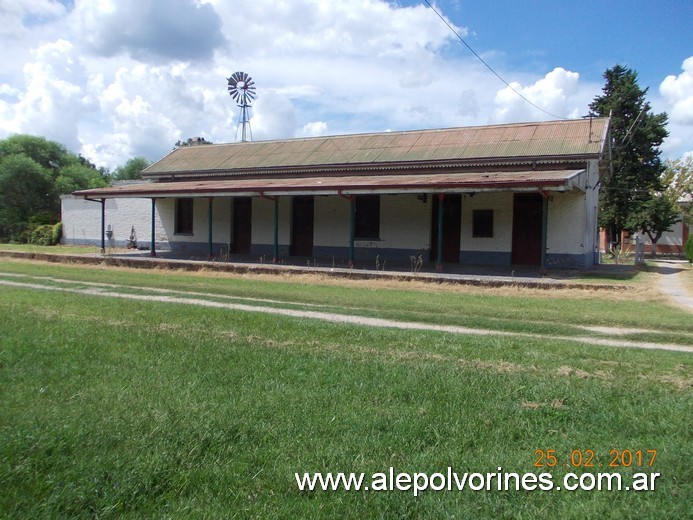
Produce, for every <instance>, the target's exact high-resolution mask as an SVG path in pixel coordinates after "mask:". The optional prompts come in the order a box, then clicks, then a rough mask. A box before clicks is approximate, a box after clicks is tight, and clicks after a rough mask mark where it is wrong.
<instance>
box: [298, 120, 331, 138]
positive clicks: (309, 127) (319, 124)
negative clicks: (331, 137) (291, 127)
mask: <svg viewBox="0 0 693 520" xmlns="http://www.w3.org/2000/svg"><path fill="white" fill-rule="evenodd" d="M321 135H327V123H325V121H313V122H311V123H306V124H305V125H303V128H302V129H301V131H300V132H299V134H298V136H297V137H319V136H321Z"/></svg>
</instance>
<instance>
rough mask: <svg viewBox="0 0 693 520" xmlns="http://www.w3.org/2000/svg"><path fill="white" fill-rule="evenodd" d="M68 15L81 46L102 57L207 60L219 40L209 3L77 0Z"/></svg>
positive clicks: (217, 22)
mask: <svg viewBox="0 0 693 520" xmlns="http://www.w3.org/2000/svg"><path fill="white" fill-rule="evenodd" d="M72 18H73V20H74V23H75V25H76V26H77V27H78V33H79V34H81V35H83V39H84V42H85V43H86V45H87V46H88V47H89V48H90V49H91V50H93V51H94V52H96V53H97V54H98V55H100V56H105V57H111V56H116V55H119V54H126V55H129V56H131V57H133V58H135V59H138V60H142V61H147V62H150V61H151V62H156V63H163V62H166V61H170V60H181V61H193V60H194V61H198V62H199V61H209V60H210V59H211V58H212V56H213V54H214V51H215V50H216V49H217V48H219V47H221V46H222V45H223V44H224V43H225V39H224V36H223V34H222V32H221V20H220V19H219V17H218V16H217V14H216V12H215V11H214V8H213V7H212V6H211V5H206V4H200V3H196V2H194V1H193V0H167V1H166V2H165V4H162V3H161V2H155V1H153V0H118V1H115V0H101V1H98V2H89V1H83V2H78V3H77V4H76V8H75V10H74V13H73V15H72Z"/></svg>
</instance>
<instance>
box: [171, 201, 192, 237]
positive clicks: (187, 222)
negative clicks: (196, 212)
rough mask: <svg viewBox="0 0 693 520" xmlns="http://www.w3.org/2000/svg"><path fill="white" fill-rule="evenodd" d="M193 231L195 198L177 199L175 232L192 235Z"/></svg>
mask: <svg viewBox="0 0 693 520" xmlns="http://www.w3.org/2000/svg"><path fill="white" fill-rule="evenodd" d="M192 232H193V199H176V223H175V226H174V233H175V234H177V235H192Z"/></svg>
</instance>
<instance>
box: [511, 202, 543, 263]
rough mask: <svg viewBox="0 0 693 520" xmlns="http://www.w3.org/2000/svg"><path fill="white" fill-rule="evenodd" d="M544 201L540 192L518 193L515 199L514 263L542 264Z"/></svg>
mask: <svg viewBox="0 0 693 520" xmlns="http://www.w3.org/2000/svg"><path fill="white" fill-rule="evenodd" d="M543 221H544V201H543V199H542V197H541V195H539V194H538V193H516V194H515V197H514V200H513V245H512V263H513V264H516V265H541V230H542V225H543Z"/></svg>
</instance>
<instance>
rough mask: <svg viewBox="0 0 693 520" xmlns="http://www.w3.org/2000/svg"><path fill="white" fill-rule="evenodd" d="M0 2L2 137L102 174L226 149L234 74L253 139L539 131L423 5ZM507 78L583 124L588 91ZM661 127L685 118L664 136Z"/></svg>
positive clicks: (675, 111) (573, 78) (676, 82)
mask: <svg viewBox="0 0 693 520" xmlns="http://www.w3.org/2000/svg"><path fill="white" fill-rule="evenodd" d="M0 2H2V4H3V7H2V8H0V45H2V48H3V50H6V52H5V53H4V58H5V61H4V63H3V68H2V69H0V138H2V137H5V136H7V135H9V134H10V133H14V132H23V133H30V134H37V135H45V136H46V137H48V138H50V139H55V140H57V141H59V142H61V143H63V144H65V145H66V146H68V147H69V148H71V149H72V150H73V151H75V152H81V153H82V154H83V155H85V156H86V157H88V158H89V159H90V160H92V161H93V162H95V163H96V164H98V165H100V166H107V167H109V168H115V167H117V166H120V165H122V164H124V163H125V162H126V161H127V160H128V159H130V158H131V157H133V156H135V155H144V156H145V157H147V158H149V159H151V160H157V159H159V158H160V157H161V156H163V155H164V154H166V153H168V152H169V151H170V150H171V149H172V147H173V145H174V143H175V142H176V141H177V140H179V139H183V140H184V139H187V138H189V137H195V136H202V137H205V139H207V140H209V141H212V142H217V143H218V142H233V141H234V140H235V138H236V134H237V130H238V128H237V126H238V116H239V109H238V107H237V106H236V104H235V103H234V102H233V100H232V99H231V98H230V96H229V95H228V93H227V90H226V78H228V77H229V75H230V74H232V73H233V72H235V71H238V70H242V71H245V72H248V73H249V74H251V76H252V77H253V78H254V79H255V82H256V85H257V94H258V97H257V100H256V101H255V102H254V103H253V106H252V109H251V115H252V119H251V128H252V133H253V137H254V139H255V140H259V139H276V138H284V137H309V136H318V135H326V134H327V133H328V132H329V133H335V134H341V133H350V132H373V131H384V130H386V129H392V130H408V129H418V128H434V127H446V126H464V125H479V124H488V123H495V122H510V121H525V120H537V119H550V118H551V116H548V115H546V114H544V113H542V112H540V111H538V110H536V109H534V108H532V107H531V105H529V104H527V103H526V102H525V101H523V100H522V99H521V98H519V97H518V96H517V95H516V94H514V93H512V92H511V91H510V90H509V89H507V88H502V87H503V85H502V84H501V83H500V82H499V80H498V79H497V78H496V77H495V76H493V75H492V74H491V73H490V72H489V71H488V70H486V69H485V68H484V67H483V66H482V65H481V64H479V63H478V62H477V61H476V60H475V59H474V58H473V57H472V56H470V55H469V54H468V53H466V52H456V51H457V45H458V42H457V41H456V38H455V37H454V36H453V35H452V33H451V32H450V31H449V29H448V28H447V27H445V25H444V24H442V23H441V21H440V19H439V18H438V17H437V16H436V15H435V14H434V13H433V12H432V11H431V10H430V9H428V8H426V7H425V6H424V5H423V4H419V5H416V6H413V7H402V6H400V5H398V4H397V3H396V2H386V1H384V0H359V1H354V0H330V1H326V0H291V1H288V0H286V1H277V0H253V1H252V2H227V1H224V0H171V1H170V2H166V8H165V9H163V8H162V7H161V6H162V3H161V2H155V1H153V0H75V2H74V7H73V8H65V7H64V6H63V5H62V4H61V3H58V2H54V1H51V0H28V1H27V2H15V3H12V4H7V2H3V0H0ZM5 4H7V5H8V7H7V8H5ZM4 21H6V22H7V23H2V22H4ZM457 30H458V32H460V34H462V35H463V36H465V35H467V30H466V29H465V28H457ZM451 51H452V52H451ZM502 51H503V50H502V49H501V50H493V49H488V50H486V51H485V52H484V53H483V55H484V56H485V57H486V59H487V61H491V62H494V61H503V60H497V59H494V56H496V55H497V54H498V53H499V52H500V53H502ZM460 56H462V57H460ZM686 67H688V68H686ZM686 67H684V72H683V73H682V74H680V75H679V76H672V77H671V79H669V78H667V80H665V82H664V83H663V87H662V96H663V97H666V99H667V103H669V105H668V106H667V111H669V113H670V115H671V116H672V124H671V125H670V131H671V132H672V138H671V139H670V140H669V141H667V143H666V145H668V144H669V142H671V143H672V144H673V143H679V144H680V140H681V139H682V138H684V139H685V138H686V136H687V135H689V134H685V133H680V132H679V129H681V128H683V129H685V128H690V126H688V127H686V126H685V125H684V124H683V121H684V120H686V119H685V117H686V116H685V114H687V113H688V112H687V107H688V104H687V103H688V101H686V100H687V99H689V97H687V94H686V92H690V87H688V86H687V85H688V83H687V82H688V81H690V76H691V71H690V67H689V65H688V60H687V62H686ZM499 72H500V73H501V75H504V76H505V74H504V71H502V70H500V71H499ZM542 74H543V73H542ZM507 77H508V79H513V80H514V81H515V83H513V85H514V87H515V88H516V89H517V90H519V91H520V92H522V94H523V95H524V96H525V97H527V98H528V99H530V100H532V102H534V103H535V104H537V105H539V106H541V107H542V108H544V109H545V110H547V111H549V112H551V113H554V114H556V115H558V116H563V117H575V116H580V115H582V114H584V113H586V112H587V106H588V104H589V102H590V101H592V99H593V98H594V96H595V95H596V94H597V93H598V92H599V90H600V88H601V85H599V84H589V83H586V82H585V81H584V80H583V79H582V78H581V77H580V75H579V74H578V73H577V72H572V71H568V70H566V69H563V68H561V67H556V68H555V69H554V70H553V71H550V72H548V73H546V74H545V75H544V76H543V77H542V75H541V74H536V73H533V74H526V73H525V74H522V73H512V74H508V75H507ZM665 83H666V87H664V84H665ZM665 90H666V92H665ZM674 107H676V108H674ZM674 115H676V116H675V117H677V118H683V119H680V122H679V123H677V124H675V125H674V124H673V119H674ZM674 134H676V135H674ZM677 140H678V141H677ZM689 142H690V141H689ZM677 146H678V145H677Z"/></svg>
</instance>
